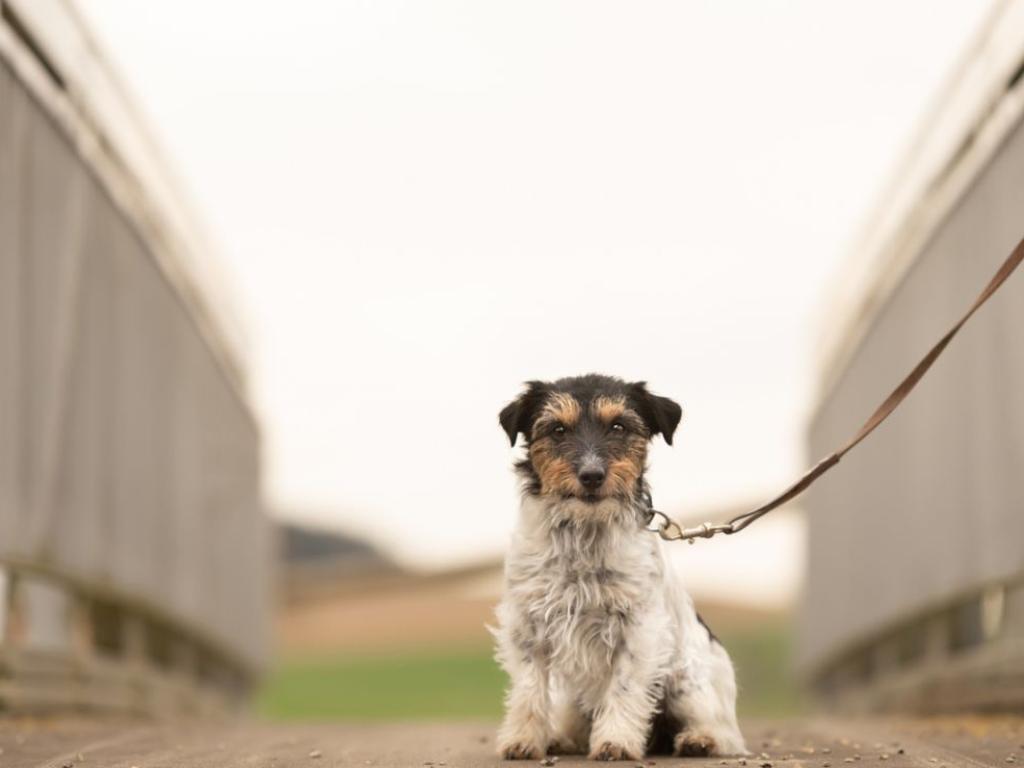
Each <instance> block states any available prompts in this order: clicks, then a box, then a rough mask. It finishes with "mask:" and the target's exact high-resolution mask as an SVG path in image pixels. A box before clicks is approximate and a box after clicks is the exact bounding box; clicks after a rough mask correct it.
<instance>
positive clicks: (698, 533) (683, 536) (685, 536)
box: [648, 509, 733, 544]
mask: <svg viewBox="0 0 1024 768" xmlns="http://www.w3.org/2000/svg"><path fill="white" fill-rule="evenodd" d="M650 514H651V519H650V521H649V522H648V525H650V522H653V521H654V519H655V518H661V522H660V523H659V524H658V525H657V527H655V528H648V530H649V531H654V532H656V533H657V534H658V535H659V536H661V538H663V539H664V540H665V541H682V540H686V541H688V542H690V543H691V544H693V542H694V541H695V540H697V539H710V538H711V537H712V536H714V535H715V534H716V533H732V532H733V528H732V524H731V523H721V524H715V523H701V524H700V525H697V526H694V527H693V528H683V527H682V526H681V525H679V523H677V522H676V521H675V520H673V519H672V518H671V517H669V516H668V515H666V514H665V513H664V512H659V511H658V510H656V509H651V510H650Z"/></svg>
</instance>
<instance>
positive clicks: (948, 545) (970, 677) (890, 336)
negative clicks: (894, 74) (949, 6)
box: [800, 3, 1024, 711]
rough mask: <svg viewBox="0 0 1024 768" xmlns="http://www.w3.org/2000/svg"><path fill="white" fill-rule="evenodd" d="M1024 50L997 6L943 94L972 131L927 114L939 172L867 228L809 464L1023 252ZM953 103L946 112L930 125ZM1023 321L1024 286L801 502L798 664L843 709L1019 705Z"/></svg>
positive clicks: (981, 315)
mask: <svg viewBox="0 0 1024 768" xmlns="http://www.w3.org/2000/svg"><path fill="white" fill-rule="evenodd" d="M1022 45H1024V12H1022V10H1021V6H1019V5H1017V4H1014V3H1000V4H996V7H995V8H994V11H993V16H992V18H991V20H990V23H989V24H988V25H987V26H986V28H985V29H983V30H982V33H981V35H980V36H979V41H978V46H977V48H976V49H975V50H974V52H973V53H972V56H971V59H970V60H969V61H967V62H965V66H964V72H963V73H961V75H960V76H959V77H958V78H955V80H954V82H955V84H956V88H955V89H954V91H955V93H954V94H950V96H951V97H952V96H954V95H956V94H959V95H960V97H966V96H967V93H966V92H967V91H969V93H970V96H969V98H970V100H971V103H972V104H973V107H972V109H973V111H972V112H971V119H972V120H973V122H971V123H970V124H969V125H966V124H964V121H963V119H962V118H964V115H963V114H962V113H960V114H959V117H958V120H957V121H956V123H957V125H958V130H962V133H963V135H962V136H961V137H960V138H958V139H956V140H955V141H951V138H952V137H950V136H948V135H947V134H946V133H945V132H946V131H948V130H949V128H950V124H949V123H948V122H947V121H945V120H942V119H935V120H929V121H927V123H926V124H925V126H924V127H925V130H924V131H923V132H922V135H921V136H920V137H918V140H917V141H916V142H915V146H916V147H919V148H927V152H926V154H927V155H928V157H929V163H930V164H931V167H929V169H928V173H927V174H926V176H924V177H922V175H921V173H920V172H921V171H922V168H921V167H920V160H921V157H919V156H918V155H917V154H915V153H909V155H910V160H909V161H908V162H909V163H910V169H909V170H908V169H903V171H901V174H902V175H901V176H900V177H898V178H897V179H896V180H895V189H894V192H893V197H894V199H893V200H892V203H893V205H892V210H890V209H889V208H888V203H889V201H886V203H887V207H886V209H885V210H883V211H882V212H881V213H880V215H879V217H878V219H877V220H876V221H873V222H872V226H871V228H870V231H869V233H868V235H867V236H866V241H865V243H864V244H863V248H864V251H865V252H864V253H860V254H858V256H859V258H860V259H862V260H870V261H871V262H873V263H875V264H876V266H877V269H876V270H875V271H874V273H873V274H874V276H873V279H872V280H871V282H869V283H867V284H866V285H864V286H859V287H858V286H850V285H845V286H844V289H845V290H846V291H847V292H852V293H859V294H860V295H861V296H862V298H863V301H864V303H863V304H862V305H861V307H860V310H859V313H858V314H857V316H856V317H855V318H854V317H850V318H847V322H846V323H838V324H839V325H840V326H841V327H842V328H843V329H844V331H845V334H846V336H845V337H844V339H843V344H842V354H838V353H836V354H835V355H833V356H832V357H831V364H830V365H829V367H828V368H827V369H826V370H824V371H822V380H823V381H822V388H821V391H822V395H821V400H820V402H819V404H818V407H817V409H816V413H815V415H814V417H813V419H812V422H811V425H810V431H809V446H808V447H809V453H810V454H811V456H812V457H814V458H816V457H819V456H822V455H825V454H826V453H827V452H829V451H831V450H833V448H834V446H835V445H836V444H838V443H840V442H841V441H842V440H845V439H846V438H847V436H848V434H849V432H850V430H851V429H852V428H854V426H855V425H856V424H857V423H859V421H860V419H862V418H864V416H866V415H867V414H868V413H870V412H871V410H872V409H873V408H874V407H875V405H876V403H877V401H878V400H879V398H880V397H882V396H884V394H885V393H887V392H889V391H890V389H891V388H892V386H893V384H894V382H895V381H896V380H897V379H898V378H899V377H900V376H902V375H903V374H904V373H905V372H906V370H908V369H909V367H910V366H911V365H912V364H913V363H914V362H915V361H916V360H917V359H918V358H919V356H920V355H921V353H922V352H923V351H924V350H926V349H928V348H929V347H930V346H931V344H932V343H933V342H934V340H935V337H936V336H937V335H938V334H940V333H941V332H942V331H943V330H944V329H945V328H946V327H947V326H948V325H949V323H950V322H951V321H952V320H953V319H954V318H956V317H958V316H959V315H960V314H961V312H962V311H963V307H964V306H965V305H967V304H969V303H970V301H971V300H972V299H973V298H974V296H975V295H976V294H977V292H978V291H979V290H980V289H981V288H982V287H983V286H984V285H985V284H986V283H987V281H988V280H989V279H990V277H991V273H992V271H993V270H994V269H995V267H996V266H997V265H998V264H999V263H1000V262H1001V261H1002V259H1004V258H1005V256H1006V254H1007V253H1008V252H1009V251H1010V250H1011V249H1012V248H1013V247H1014V245H1015V244H1016V243H1017V242H1018V241H1019V240H1020V237H1021V234H1022V229H1021V216H1020V212H1021V210H1022V209H1024V186H1022V185H1021V179H1022V178H1024V90H1022V89H1024V83H1022V82H1021V81H1020V78H1019V77H1016V76H1015V74H1014V73H1016V72H1017V71H1018V68H1019V66H1020V60H1021V55H1022V54H1024V49H1022ZM997 62H998V66H996V64H997ZM965 73H973V78H972V79H964V78H966V77H967V75H966V74H965ZM983 73H984V74H983ZM955 106H957V105H956V103H955V102H954V103H952V104H951V103H948V102H942V103H941V104H940V106H939V108H938V114H939V115H940V116H941V115H943V114H944V112H945V110H946V108H947V107H955ZM959 106H960V107H963V106H964V105H963V103H960V104H959ZM939 138H942V141H940V142H938V143H936V141H937V139H939ZM939 146H945V147H946V151H947V152H948V154H947V155H944V156H941V157H940V156H938V155H937V154H936V152H937V147H939ZM940 161H941V162H940ZM922 182H923V184H922ZM906 186H909V187H911V188H914V189H916V190H917V191H916V193H915V194H916V195H917V196H916V197H915V198H914V199H912V200H908V199H906V197H905V194H904V188H905V187H906ZM893 211H898V218H896V219H894V218H893V216H894V214H893ZM882 233H884V237H882ZM858 288H863V289H864V290H860V291H858ZM837 320H838V318H837V317H836V316H834V315H830V316H829V317H827V318H826V319H825V321H824V322H823V323H822V325H823V326H834V325H836V324H837ZM1022 328H1024V275H1016V276H1015V277H1014V278H1012V279H1011V280H1009V281H1008V282H1007V283H1006V285H1005V286H1004V287H1003V288H1002V289H1001V293H1000V294H999V295H998V296H996V297H994V300H993V301H992V302H991V303H989V304H987V305H986V306H985V307H984V308H983V309H982V310H981V311H979V312H978V314H977V315H976V316H975V317H974V318H973V319H972V321H971V325H970V326H969V327H967V328H965V329H964V331H963V332H962V334H961V335H960V336H959V337H958V338H957V339H956V341H955V342H954V343H953V344H951V345H950V347H949V349H948V350H947V351H946V352H945V354H944V356H943V358H942V359H941V360H939V361H938V362H937V363H936V365H935V367H934V368H933V369H932V371H931V373H929V375H928V377H927V379H926V380H924V381H923V382H922V383H921V385H920V387H918V389H917V390H915V392H914V393H913V395H912V396H911V397H910V398H908V399H907V401H906V402H905V403H904V404H903V405H902V406H901V408H900V412H899V413H898V414H896V415H895V416H894V417H893V418H892V419H891V420H890V421H888V422H887V423H886V425H885V426H884V428H882V429H879V430H878V431H877V432H875V433H874V434H873V435H872V437H871V439H870V443H865V444H864V445H863V446H862V447H861V448H859V449H858V450H857V451H854V452H852V453H850V454H849V455H848V456H846V457H844V459H843V461H842V464H841V466H840V467H839V468H838V469H836V470H835V471H834V472H833V473H832V474H831V475H830V476H829V478H828V480H827V481H825V482H822V483H819V484H817V485H816V486H815V487H814V488H813V489H811V490H810V492H809V493H808V495H807V500H806V507H807V510H808V515H807V519H808V524H809V535H808V543H809V548H808V578H807V582H806V583H807V590H806V605H805V611H804V612H803V616H802V621H801V624H802V627H801V633H800V634H801V643H800V661H801V667H802V669H803V670H804V672H805V673H807V675H808V677H810V678H811V679H812V680H813V682H814V683H815V684H816V686H817V687H818V688H819V689H820V690H822V691H823V692H824V693H826V695H828V696H829V697H830V698H831V699H833V700H834V701H836V702H837V703H852V704H854V705H855V706H857V707H872V708H877V707H879V706H891V707H899V708H913V709H916V710H930V711H935V710H940V709H945V710H955V709H963V708H967V707H979V706H980V707H985V708H992V707H997V706H999V707H1016V708H1018V709H1019V708H1020V707H1021V706H1024V686H1021V684H1020V682H1019V681H1020V680H1021V679H1022V678H1024V624H1020V623H1018V624H1016V625H1013V623H1012V618H1013V611H1011V610H1010V609H1009V604H1010V603H1012V602H1014V601H1020V600H1021V599H1022V597H1024V547H1021V546H1020V542H1021V541H1024V515H1021V510H1022V509H1024V482H1022V478H1021V473H1020V468H1021V466H1022V465H1024V439H1022V437H1024V398H1022V397H1021V393H1022V392H1024V344H1022V343H1021V329H1022ZM986 691H987V692H988V694H989V695H986Z"/></svg>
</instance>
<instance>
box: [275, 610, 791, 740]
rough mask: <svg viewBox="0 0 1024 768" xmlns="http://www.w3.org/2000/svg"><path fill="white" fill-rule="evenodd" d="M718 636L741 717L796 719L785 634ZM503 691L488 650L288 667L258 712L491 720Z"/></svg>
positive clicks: (763, 629) (753, 631)
mask: <svg viewBox="0 0 1024 768" xmlns="http://www.w3.org/2000/svg"><path fill="white" fill-rule="evenodd" d="M720 634H721V637H722V641H723V642H724V643H725V645H726V647H727V648H728V649H729V652H730V653H731V654H732V656H733V660H734V661H735V663H736V667H737V670H738V674H739V679H740V686H741V692H740V700H739V709H740V713H741V715H746V716H771V717H774V716H784V715H790V714H794V713H795V712H797V711H799V709H800V699H799V696H798V694H797V691H796V688H795V686H794V684H793V682H792V680H791V679H790V675H789V673H788V670H789V658H788V657H789V652H790V632H789V628H788V626H786V625H785V624H783V623H782V622H779V623H772V624H766V625H759V626H758V627H756V628H743V629H738V628H737V629H734V630H732V631H723V632H721V633H720ZM504 687H505V675H504V673H503V672H502V671H501V670H500V669H499V668H498V667H497V665H496V664H495V663H494V661H493V659H492V658H491V649H490V648H479V647H478V648H469V649H465V650H461V651H455V650H452V651H443V652H442V651H430V650H420V651H408V652H403V653H395V654H389V655H349V656H338V657H324V658H308V659H290V660H283V661H282V662H281V663H280V664H279V665H278V667H277V668H276V669H275V670H274V671H273V672H272V674H271V675H270V677H269V678H268V680H267V681H266V684H265V686H264V688H263V690H262V692H261V694H260V696H259V698H258V701H257V709H258V711H259V713H260V714H262V715H263V716H265V717H268V718H271V719H298V718H304V719H338V718H340V719H364V720H371V719H399V718H401V719H415V718H433V719H437V718H442V719H443V718H463V717H485V718H495V717H497V716H499V715H500V714H501V695H502V691H503V689H504Z"/></svg>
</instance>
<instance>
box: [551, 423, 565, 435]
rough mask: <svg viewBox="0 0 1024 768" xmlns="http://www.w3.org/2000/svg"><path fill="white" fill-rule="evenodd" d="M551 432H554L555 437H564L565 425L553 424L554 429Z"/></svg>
mask: <svg viewBox="0 0 1024 768" xmlns="http://www.w3.org/2000/svg"><path fill="white" fill-rule="evenodd" d="M551 431H552V432H554V433H555V434H556V435H564V434H565V425H563V424H555V428H554V429H552V430H551Z"/></svg>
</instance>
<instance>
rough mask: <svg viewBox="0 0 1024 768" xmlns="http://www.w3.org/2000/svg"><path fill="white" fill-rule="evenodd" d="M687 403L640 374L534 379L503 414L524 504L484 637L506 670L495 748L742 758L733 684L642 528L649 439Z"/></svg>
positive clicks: (508, 753) (667, 427) (604, 756)
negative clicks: (491, 639) (658, 390)
mask: <svg viewBox="0 0 1024 768" xmlns="http://www.w3.org/2000/svg"><path fill="white" fill-rule="evenodd" d="M681 416H682V409H681V408H680V407H679V406H678V405H677V404H676V403H674V402H673V401H672V400H669V399H668V398H666V397H658V396H656V395H652V394H651V393H650V392H648V391H647V387H646V385H645V384H644V383H642V382H639V383H634V384H629V383H626V382H624V381H622V380H621V379H617V378H612V377H609V376H599V375H596V374H591V375H588V376H580V377H575V378H566V379H560V380H558V381H555V382H552V383H547V382H540V381H533V382H530V383H529V384H527V387H526V390H525V391H524V392H523V393H522V394H521V395H520V396H519V398H518V399H516V400H515V401H513V402H512V403H509V405H508V406H506V407H505V409H504V410H502V412H501V414H500V416H499V421H500V422H501V426H502V427H503V428H504V430H505V432H506V433H508V437H509V440H511V442H512V445H513V446H514V445H515V444H516V438H517V436H518V435H519V433H522V434H523V435H524V436H525V437H526V450H527V455H526V457H525V458H524V459H523V460H522V461H520V462H518V463H517V464H516V470H517V472H518V474H519V476H520V478H521V479H522V484H523V498H522V509H521V514H520V519H519V524H518V527H517V530H516V532H515V535H514V536H513V540H512V545H511V549H510V551H509V554H508V559H507V561H506V565H505V593H504V596H503V598H502V600H501V603H500V604H499V606H498V609H497V616H498V627H497V628H496V629H495V630H494V634H495V637H496V640H497V646H498V651H497V656H498V660H499V661H500V662H501V664H502V666H503V667H504V668H505V671H506V672H507V673H508V675H509V677H510V685H509V689H508V691H507V694H506V701H505V706H506V714H505V720H504V723H503V724H502V726H501V730H500V732H499V735H498V750H499V753H500V754H501V755H502V756H503V757H505V758H509V759H538V758H541V757H542V756H543V755H545V754H547V753H548V752H562V753H581V752H587V753H589V755H590V757H591V758H595V759H598V760H638V759H640V758H641V757H642V756H643V755H644V753H645V752H646V751H651V752H668V751H670V750H671V751H673V752H674V753H675V754H678V755H722V754H738V753H745V752H746V748H745V747H744V744H743V736H742V735H741V734H740V730H739V726H738V725H737V723H736V679H735V675H734V674H733V668H732V663H731V661H730V660H729V655H728V654H727V653H726V651H725V649H724V648H723V647H722V646H721V645H720V644H719V643H718V641H717V640H716V638H715V636H714V635H713V634H711V631H710V630H709V629H708V628H707V626H706V625H705V624H704V623H703V622H702V621H701V619H700V617H699V616H698V615H697V613H696V611H695V610H694V607H693V602H692V601H691V599H690V597H689V595H687V594H686V593H685V592H684V591H683V589H682V588H681V587H680V585H679V584H678V583H677V581H676V579H675V577H674V575H673V573H672V571H671V570H670V569H669V568H668V567H667V566H666V563H665V560H664V556H663V553H662V551H661V542H660V541H659V539H658V537H657V536H656V535H654V534H652V533H650V532H649V531H647V530H645V523H646V521H647V519H648V512H647V510H648V508H649V505H648V504H647V503H645V499H646V498H648V490H647V483H646V481H645V480H644V471H645V469H646V459H647V446H648V443H649V442H650V440H651V439H652V438H653V437H654V436H655V435H659V434H660V435H662V436H663V437H664V439H665V442H667V443H668V444H670V445H671V444H672V435H673V433H674V432H675V429H676V426H677V425H678V424H679V419H680V417H681Z"/></svg>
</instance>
